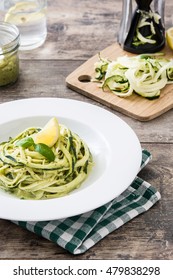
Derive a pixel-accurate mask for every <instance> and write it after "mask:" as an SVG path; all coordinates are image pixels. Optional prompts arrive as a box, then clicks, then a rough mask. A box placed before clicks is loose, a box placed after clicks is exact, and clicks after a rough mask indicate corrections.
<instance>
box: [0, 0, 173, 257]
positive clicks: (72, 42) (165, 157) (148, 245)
mask: <svg viewBox="0 0 173 280" xmlns="http://www.w3.org/2000/svg"><path fill="white" fill-rule="evenodd" d="M120 2H121V1H118V0H107V1H98V0H96V1H90V0H80V1H78V0H63V1H58V0H54V1H48V37H47V40H46V43H45V44H44V45H43V46H42V47H40V48H38V49H36V50H34V51H32V52H25V53H20V58H21V64H20V78H19V80H18V82H17V83H16V84H15V85H13V86H11V87H6V88H4V89H2V88H1V89H0V103H3V102H6V101H10V100H16V99H21V98H28V97H63V98H72V99H76V100H81V101H86V102H88V103H91V104H96V105H98V106H101V107H104V106H103V105H101V104H99V103H97V102H95V101H92V100H91V99H88V98H87V97H84V96H82V95H81V94H78V93H76V92H74V91H72V90H70V89H69V88H67V87H66V84H65V78H66V77H67V75H68V74H70V73H71V72H72V71H74V70H75V69H76V68H77V67H78V66H79V65H81V64H82V63H83V62H84V61H86V60H87V59H88V58H90V57H91V56H93V55H94V54H96V53H97V52H99V51H100V50H102V49H104V48H105V47H107V46H109V45H111V44H112V43H114V41H116V38H117V32H118V28H119V22H120V18H121V4H120ZM172 10H173V3H172V0H167V1H166V9H165V13H166V18H165V25H166V28H168V27H170V26H171V24H172V23H171V14H172ZM108 110H110V109H108ZM110 111H111V110H110ZM112 112H113V113H114V114H116V115H118V116H120V117H121V118H122V119H123V120H125V121H126V122H127V123H128V124H129V125H130V126H131V127H132V128H133V129H134V131H135V132H136V134H137V135H138V137H139V140H140V142H141V145H142V147H144V148H146V149H148V150H149V151H150V152H151V153H152V156H153V159H152V162H150V163H149V164H148V165H147V167H146V168H145V169H144V170H143V171H142V172H141V174H140V176H141V177H142V178H143V179H145V180H147V181H148V182H150V183H151V184H152V185H153V186H155V187H156V188H157V189H158V191H160V193H161V196H162V198H161V200H160V202H158V203H157V204H156V205H155V206H154V207H153V208H152V209H150V210H149V211H148V212H146V213H145V214H142V215H140V216H138V217H137V218H135V219H134V220H132V221H131V222H129V223H127V224H125V225H124V226H123V227H121V228H120V229H118V230H117V231H114V232H113V233H111V234H109V235H108V236H107V237H106V238H104V239H103V240H102V241H100V242H99V243H98V244H97V245H96V246H94V247H93V248H91V249H90V250H89V251H88V252H87V253H85V254H83V255H79V256H73V255H71V254H69V253H68V252H66V251H65V250H63V249H62V248H60V247H58V246H57V245H55V244H53V243H51V242H49V241H48V240H46V239H44V238H41V237H38V236H37V235H35V234H32V233H31V232H29V231H27V230H24V229H22V228H20V227H18V226H16V225H14V224H12V223H11V222H10V221H6V220H2V219H1V220H0V259H120V260H121V259H122V260H123V259H173V222H172V220H173V160H172V158H173V112H172V110H170V111H169V112H167V113H165V114H163V115H162V116H160V117H158V118H156V119H154V120H152V121H149V122H140V121H138V120H134V119H132V118H129V117H127V116H125V115H122V114H120V113H118V112H115V111H112Z"/></svg>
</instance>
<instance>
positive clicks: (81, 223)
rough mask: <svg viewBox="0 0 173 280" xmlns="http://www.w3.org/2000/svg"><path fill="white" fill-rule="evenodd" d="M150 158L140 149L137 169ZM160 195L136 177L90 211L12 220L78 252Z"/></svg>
mask: <svg viewBox="0 0 173 280" xmlns="http://www.w3.org/2000/svg"><path fill="white" fill-rule="evenodd" d="M150 159H151V154H150V153H149V152H148V151H147V150H142V163H141V169H142V168H143V167H144V166H145V165H146V164H147V163H148V162H149V160H150ZM160 197H161V196H160V193H159V192H158V191H157V190H156V189H155V188H154V187H153V186H151V185H150V184H149V183H148V182H146V181H144V180H142V179H141V178H139V177H138V176H136V177H135V179H134V181H133V182H132V183H131V185H130V186H129V187H128V188H127V189H126V190H125V191H124V192H123V193H122V194H121V195H120V196H118V197H116V198H115V199H113V200H112V201H110V202H109V203H107V204H105V205H103V206H101V207H99V208H97V209H95V210H93V211H90V212H87V213H84V214H81V215H77V216H74V217H69V218H66V219H60V220H53V221H44V222H39V221H38V222H17V221H13V222H14V223H16V224H18V225H19V226H21V227H23V228H26V229H28V230H30V231H31V232H34V233H36V234H38V235H40V236H43V237H44V238H47V239H48V240H51V241H52V242H55V243H56V244H57V245H59V246H61V247H63V248H64V249H66V250H68V251H69V252H70V253H72V254H81V253H84V252H86V251H87V250H88V249H89V248H91V247H92V246H94V245H95V244H96V243H97V242H99V241H100V240H101V239H103V238H104V237H105V236H106V235H108V234H109V233H111V232H112V231H114V230H116V229H118V228H119V227H120V226H122V225H123V224H125V223H127V222H128V221H130V220H132V219H133V218H134V217H136V216H138V215H139V214H141V213H143V212H145V211H147V210H148V209H150V208H151V207H152V206H153V205H154V204H155V203H156V202H157V201H158V200H159V199H160Z"/></svg>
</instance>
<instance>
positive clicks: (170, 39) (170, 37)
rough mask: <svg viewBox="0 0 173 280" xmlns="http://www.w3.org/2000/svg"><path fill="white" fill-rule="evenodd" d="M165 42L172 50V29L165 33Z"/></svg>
mask: <svg viewBox="0 0 173 280" xmlns="http://www.w3.org/2000/svg"><path fill="white" fill-rule="evenodd" d="M166 41H167V44H168V46H169V47H170V48H171V49H172V50H173V27H170V28H169V29H168V30H167V31H166Z"/></svg>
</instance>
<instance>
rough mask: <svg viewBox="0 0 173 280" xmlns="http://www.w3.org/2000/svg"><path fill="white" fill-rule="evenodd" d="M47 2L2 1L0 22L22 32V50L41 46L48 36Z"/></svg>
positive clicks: (36, 0)
mask: <svg viewBox="0 0 173 280" xmlns="http://www.w3.org/2000/svg"><path fill="white" fill-rule="evenodd" d="M46 9H47V0H28V1H26V0H0V20H1V21H2V20H3V21H4V22H8V23H12V24H14V25H16V26H17V27H18V29H19V31H20V38H21V39H20V48H19V49H20V50H32V49H35V48H37V47H39V46H41V45H42V44H43V43H44V42H45V40H46V36H47V23H46Z"/></svg>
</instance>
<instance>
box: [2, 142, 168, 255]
mask: <svg viewBox="0 0 173 280" xmlns="http://www.w3.org/2000/svg"><path fill="white" fill-rule="evenodd" d="M145 147H146V148H147V149H148V150H149V151H151V152H152V155H153V159H152V161H151V162H150V163H148V165H147V166H146V167H145V168H144V169H143V170H142V172H141V173H140V177H141V178H143V179H145V180H147V182H149V183H151V184H152V185H153V186H154V187H155V188H156V189H157V190H158V191H159V192H160V193H161V196H162V197H161V200H160V201H159V202H158V203H157V204H155V205H154V207H152V208H151V209H150V210H149V211H148V212H145V213H144V214H142V215H140V216H138V217H136V218H135V219H133V220H132V221H130V222H129V223H127V224H125V225H123V226H122V227H121V228H119V229H118V230H116V231H114V232H112V233H111V234H109V235H108V236H106V237H105V238H104V239H103V240H101V241H100V242H99V243H98V244H96V245H95V246H94V247H92V248H91V249H90V250H89V251H87V252H86V253H85V254H82V255H79V256H74V255H71V254H69V253H68V252H67V251H65V250H64V249H62V248H60V247H59V246H57V245H56V244H54V243H52V242H50V241H48V240H46V239H44V238H42V237H39V236H37V235H36V234H33V233H31V232H29V231H27V230H25V229H22V228H20V227H19V226H17V225H15V224H13V223H11V222H10V221H5V220H0V228H1V241H0V245H1V250H0V259H52V260H53V259H65V260H67V259H114V260H115V259H120V260H121V259H122V260H123V259H161V260H164V259H165V260H169V259H170V260H172V259H173V242H172V230H173V229H172V213H173V203H172V201H173V192H172V174H173V165H171V164H170V162H169V161H168V158H169V157H170V154H172V153H173V144H156V143H153V144H145ZM163 151H164V152H163Z"/></svg>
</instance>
